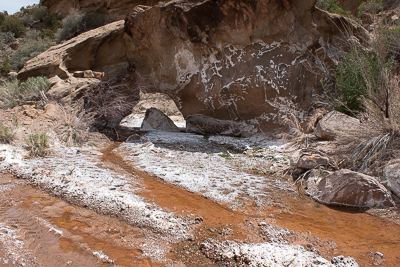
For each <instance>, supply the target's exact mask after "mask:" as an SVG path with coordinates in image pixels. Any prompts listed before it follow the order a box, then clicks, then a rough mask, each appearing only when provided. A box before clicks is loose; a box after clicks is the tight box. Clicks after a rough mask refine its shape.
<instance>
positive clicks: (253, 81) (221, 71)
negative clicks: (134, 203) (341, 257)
mask: <svg viewBox="0 0 400 267" xmlns="http://www.w3.org/2000/svg"><path fill="white" fill-rule="evenodd" d="M48 1H49V3H50V2H51V3H54V5H56V4H55V1H51V0H48ZM45 2H46V1H45ZM61 2H64V1H60V3H61ZM78 2H79V3H78ZM111 2H113V3H117V2H118V1H117V0H116V1H105V2H104V1H103V2H102V3H104V7H105V9H107V8H108V7H109V6H108V5H109V4H110V5H111ZM71 3H74V5H75V4H76V5H80V6H81V7H82V5H88V6H93V7H95V6H96V5H95V4H96V3H97V2H96V1H95V0H86V1H85V0H83V1H72V2H71ZM119 3H122V2H121V1H119ZM314 3H315V0H300V1H294V0H251V1H244V0H226V1H215V0H204V1H173V2H169V3H167V4H160V5H158V6H154V7H145V6H136V7H135V8H134V9H133V10H132V11H133V12H132V13H130V14H129V16H127V18H126V20H125V27H123V25H122V24H123V23H122V22H121V21H118V22H115V23H112V24H109V25H106V26H104V27H101V28H98V29H95V30H92V31H89V32H86V33H83V34H81V35H79V36H77V37H76V38H73V39H71V40H69V41H66V42H65V43H63V44H60V45H58V46H54V47H52V48H50V49H49V50H48V51H46V52H45V53H43V54H41V55H39V56H38V57H36V58H34V59H32V60H30V61H28V62H27V64H26V65H25V67H24V68H23V69H22V70H21V72H20V73H19V78H20V79H22V80H24V79H26V78H28V77H29V76H39V75H44V76H54V75H58V76H59V77H60V78H62V79H71V77H72V76H73V75H72V73H80V71H88V70H91V71H95V72H99V73H104V77H110V78H115V77H116V78H117V80H119V81H120V86H121V90H119V93H118V94H115V97H119V100H118V101H114V102H117V103H118V105H119V106H124V107H125V106H128V103H122V102H121V101H122V100H121V99H125V100H126V101H128V100H127V99H131V98H130V96H129V95H130V94H131V93H132V91H135V92H136V89H137V88H133V87H131V85H127V84H126V83H125V82H124V81H123V79H121V78H119V77H125V76H127V75H130V77H129V79H130V80H131V81H135V84H136V85H137V86H140V87H142V90H143V91H144V92H153V93H154V92H160V93H164V94H167V95H168V96H170V97H171V98H172V99H173V101H174V102H175V103H176V105H177V107H178V108H179V110H180V111H181V112H182V114H183V116H184V117H185V119H188V120H191V121H192V123H191V125H190V127H191V129H198V130H196V131H197V132H200V133H202V132H207V133H218V132H222V133H230V132H232V133H233V134H234V135H235V134H236V133H235V132H236V130H235V131H231V130H224V129H223V130H222V131H221V130H220V128H221V127H214V125H215V122H222V123H223V124H224V125H225V126H226V125H228V124H229V125H235V126H234V127H239V128H241V129H240V131H241V132H240V135H251V134H253V133H254V132H255V131H271V130H273V129H277V127H278V126H277V123H278V122H279V117H280V116H281V115H285V114H287V113H288V112H291V111H293V110H302V109H303V110H306V109H308V107H309V104H310V103H311V101H312V99H313V96H314V95H315V94H318V93H319V92H321V88H320V87H319V86H318V84H319V81H318V78H317V77H318V75H315V73H314V72H310V71H309V68H308V67H306V66H307V65H309V64H308V63H310V64H312V61H313V59H314V57H312V56H310V52H311V53H313V51H316V50H318V51H319V53H321V52H322V54H323V53H324V52H323V51H324V49H325V48H327V47H328V43H329V41H330V40H332V39H334V37H335V36H339V37H340V36H342V34H343V32H345V29H346V30H348V29H351V31H352V32H353V33H354V34H355V35H356V36H358V37H360V38H361V37H365V36H366V35H367V34H366V31H365V29H363V28H361V27H359V26H357V25H356V24H354V23H353V22H352V21H351V20H348V19H346V18H343V17H341V16H337V15H332V14H328V13H326V12H323V11H321V10H319V9H316V8H314ZM51 5H53V4H50V5H49V6H51ZM64 8H65V9H67V6H65V7H64ZM110 10H112V8H110ZM328 55H329V53H328ZM306 62H308V63H307V64H306ZM77 71H78V72H77ZM102 79H106V78H102ZM124 83H125V84H124ZM114 84H115V83H114ZM122 87H125V89H122ZM109 88H113V87H109ZM92 91H93V90H92ZM93 92H94V91H93ZM98 92H102V91H98ZM122 93H124V94H126V95H125V97H121V96H122V95H121V94H122ZM111 95H112V94H110V95H109V97H111ZM88 99H89V98H88ZM89 100H90V99H89ZM120 100H121V101H120ZM125 100H124V101H125ZM134 101H136V100H134ZM97 102H98V101H97ZM107 102H108V103H111V102H112V101H109V100H107ZM92 103H93V104H94V103H95V102H94V101H92ZM93 107H95V105H93ZM124 110H125V109H124ZM123 113H125V112H123ZM121 114H122V113H121ZM300 114H301V112H300ZM107 116H108V117H110V114H109V112H108V113H107ZM107 116H103V118H105V117H107ZM111 117H112V120H113V122H112V123H111V124H109V123H106V124H105V125H118V121H117V118H119V117H121V116H111ZM196 122H197V125H195V123H196ZM101 125H103V123H102V124H101ZM225 126H224V127H222V128H226V127H225ZM247 130H248V132H245V131H247Z"/></svg>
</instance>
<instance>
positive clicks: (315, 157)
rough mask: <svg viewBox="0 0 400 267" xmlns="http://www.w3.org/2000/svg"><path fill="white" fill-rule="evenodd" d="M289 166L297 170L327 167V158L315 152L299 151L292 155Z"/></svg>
mask: <svg viewBox="0 0 400 267" xmlns="http://www.w3.org/2000/svg"><path fill="white" fill-rule="evenodd" d="M290 165H291V166H292V167H294V168H297V169H303V170H311V169H315V168H318V167H326V166H328V165H329V158H328V157H327V156H326V155H324V153H322V152H319V151H317V150H311V149H301V150H298V151H296V152H295V153H293V156H292V157H291V159H290Z"/></svg>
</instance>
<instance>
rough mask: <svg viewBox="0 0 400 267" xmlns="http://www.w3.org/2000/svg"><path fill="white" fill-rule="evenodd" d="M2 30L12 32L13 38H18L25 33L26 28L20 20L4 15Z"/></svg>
mask: <svg viewBox="0 0 400 267" xmlns="http://www.w3.org/2000/svg"><path fill="white" fill-rule="evenodd" d="M1 31H2V32H12V33H14V36H15V38H20V37H22V36H24V35H25V33H26V29H25V27H24V24H23V23H22V21H21V20H20V19H18V18H14V17H10V16H9V17H6V19H5V21H4V22H3V24H2V25H1Z"/></svg>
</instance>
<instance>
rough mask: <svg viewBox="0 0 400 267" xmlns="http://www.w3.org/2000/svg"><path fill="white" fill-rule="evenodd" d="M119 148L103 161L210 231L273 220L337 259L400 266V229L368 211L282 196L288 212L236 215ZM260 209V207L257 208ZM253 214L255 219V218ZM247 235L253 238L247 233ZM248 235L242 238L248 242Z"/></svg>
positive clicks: (106, 154)
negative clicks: (135, 163) (325, 245)
mask: <svg viewBox="0 0 400 267" xmlns="http://www.w3.org/2000/svg"><path fill="white" fill-rule="evenodd" d="M118 146H119V144H118V143H114V144H112V145H111V146H110V147H108V148H107V149H105V150H104V151H103V153H104V154H103V161H106V162H109V163H112V164H115V165H117V166H119V167H120V168H122V169H123V170H125V171H126V172H127V173H135V174H136V175H137V176H139V177H141V178H142V183H143V185H144V187H145V189H144V190H143V191H141V192H140V193H139V194H140V195H141V196H143V197H145V198H148V199H149V200H150V201H154V202H155V203H156V204H158V205H159V206H161V207H163V208H164V209H167V210H169V211H172V212H175V213H177V214H181V213H182V211H184V212H186V213H194V214H196V215H198V216H202V217H203V219H204V224H205V225H206V226H208V227H221V226H224V225H226V226H229V227H230V228H232V229H235V230H236V232H237V231H239V232H240V231H241V230H243V231H245V229H243V227H241V226H238V225H239V224H240V223H243V222H244V221H245V220H246V219H249V217H252V216H253V217H258V218H266V217H268V218H270V217H273V218H274V219H275V221H276V223H277V225H279V226H280V227H283V228H287V229H290V230H294V231H297V232H310V233H311V234H312V235H313V236H316V237H318V238H320V239H322V240H325V241H333V242H335V243H336V244H337V247H336V249H335V253H334V255H331V256H337V255H345V256H351V257H353V258H354V259H356V260H357V262H358V263H359V264H360V266H377V265H379V266H400V226H399V225H397V224H394V223H391V222H388V221H385V220H382V219H380V218H378V217H376V216H371V215H369V214H367V213H365V212H357V211H346V210H343V209H342V210H337V209H333V208H328V207H326V206H324V205H321V204H318V203H316V202H314V201H312V200H310V199H309V198H306V197H288V196H282V195H279V196H277V197H280V198H282V200H283V202H284V203H286V205H285V208H284V209H281V208H276V207H270V208H269V209H266V210H264V211H259V210H254V211H253V212H252V211H250V212H249V211H247V212H246V214H245V213H242V212H238V211H232V210H230V209H228V208H227V207H226V206H224V205H220V204H216V203H214V202H212V201H211V200H209V199H205V198H203V197H200V196H199V195H197V194H193V193H190V192H188V191H186V190H184V189H181V188H179V187H176V186H174V185H171V184H168V183H166V182H163V181H162V180H160V179H157V178H156V177H154V176H152V175H149V174H147V173H145V172H143V171H140V170H137V169H134V168H133V167H132V166H130V165H129V164H127V163H125V162H124V160H123V158H122V157H121V156H120V155H118V154H116V153H114V152H113V150H114V149H116V148H117V147H118ZM253 209H256V208H253ZM249 213H250V214H253V215H249ZM246 234H247V233H246ZM246 234H243V235H240V233H236V235H234V237H235V238H236V239H237V238H239V239H240V238H243V237H244V236H245V235H246ZM376 252H380V253H383V255H384V258H383V259H384V261H381V260H376V259H375V258H374V255H375V253H376Z"/></svg>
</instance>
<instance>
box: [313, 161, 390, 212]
mask: <svg viewBox="0 0 400 267" xmlns="http://www.w3.org/2000/svg"><path fill="white" fill-rule="evenodd" d="M307 192H308V194H310V195H311V197H313V198H314V199H316V200H317V201H319V202H322V203H324V204H328V205H341V206H349V207H359V208H386V207H392V206H394V202H393V199H392V197H391V195H390V193H389V191H388V190H387V189H386V188H385V187H384V186H383V185H381V184H380V183H379V182H378V181H377V180H376V179H375V178H373V177H371V176H368V175H365V174H362V173H358V172H353V171H350V170H346V169H342V170H339V171H336V172H334V173H332V174H330V175H327V176H326V177H324V178H322V179H321V180H320V181H319V182H318V183H317V184H316V186H315V187H311V188H308V189H307Z"/></svg>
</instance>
